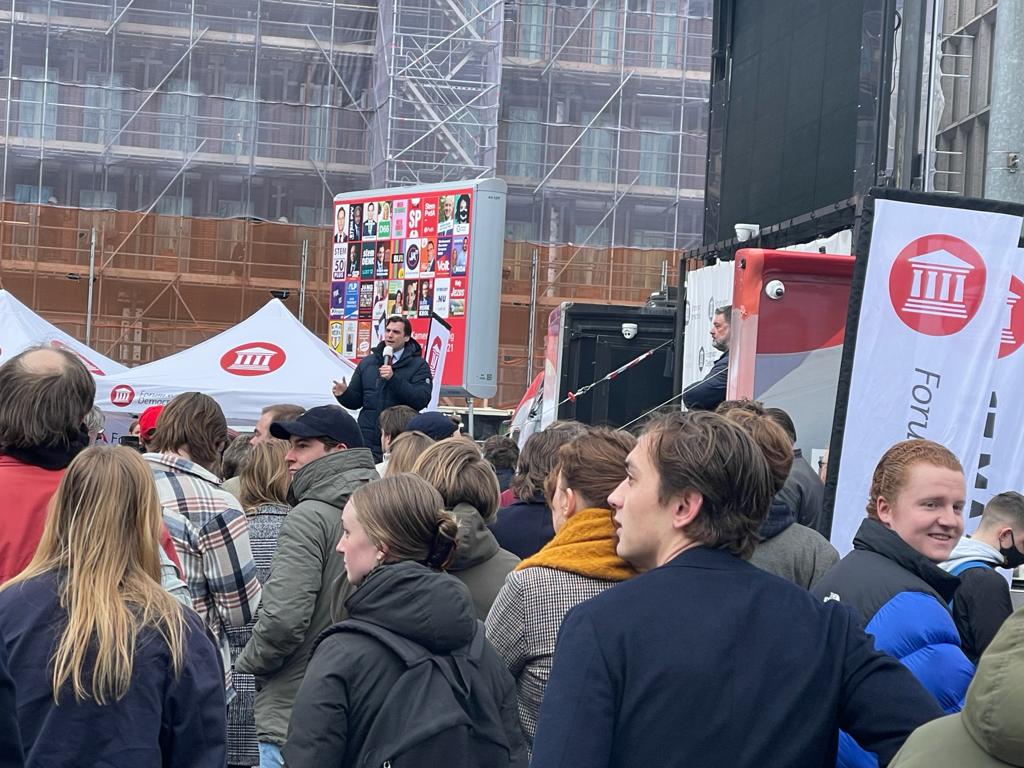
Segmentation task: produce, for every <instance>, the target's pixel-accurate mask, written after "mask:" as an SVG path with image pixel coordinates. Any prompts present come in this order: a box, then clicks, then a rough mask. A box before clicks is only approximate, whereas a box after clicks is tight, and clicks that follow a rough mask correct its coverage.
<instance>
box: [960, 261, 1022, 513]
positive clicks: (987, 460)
mask: <svg viewBox="0 0 1024 768" xmlns="http://www.w3.org/2000/svg"><path fill="white" fill-rule="evenodd" d="M1013 264H1014V270H1013V272H1014V274H1013V275H1012V276H1011V277H1010V282H1009V285H1008V286H1007V292H1006V303H1005V305H1004V308H1003V328H1002V331H1001V333H1000V337H999V353H998V357H997V361H996V375H995V379H994V381H993V382H992V386H991V387H990V388H989V389H988V390H986V391H982V392H980V393H979V394H980V395H982V396H983V399H984V400H985V406H986V412H985V421H984V424H983V425H982V428H981V430H980V431H981V438H982V439H981V448H980V449H979V452H978V455H977V459H976V461H975V462H972V463H973V464H976V470H975V472H974V475H973V477H968V479H967V496H968V499H969V502H970V503H969V504H968V508H969V510H970V512H969V519H968V525H969V527H970V528H971V529H973V527H974V525H976V524H977V518H978V517H980V516H981V512H982V510H983V509H984V507H985V504H986V503H987V502H988V500H989V499H991V498H992V497H993V496H995V495H996V494H998V493H1002V492H1003V491H1017V492H1020V491H1022V490H1024V439H1022V438H1021V425H1022V424H1024V398H1022V397H1021V396H1020V391H1021V382H1024V352H1021V351H1020V349H1021V347H1024V279H1022V278H1024V251H1022V250H1020V249H1018V250H1017V252H1016V254H1015V256H1014V259H1013ZM965 465H966V462H965Z"/></svg>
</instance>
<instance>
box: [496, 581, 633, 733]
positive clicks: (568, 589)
mask: <svg viewBox="0 0 1024 768" xmlns="http://www.w3.org/2000/svg"><path fill="white" fill-rule="evenodd" d="M615 584H616V582H613V581H600V580H598V579H592V578H589V577H587V576H580V575H579V574H576V573H569V572H566V571H556V570H554V569H553V568H542V567H532V568H524V569H523V570H521V571H513V572H512V573H510V574H509V575H508V578H507V579H506V581H505V586H503V587H502V588H501V591H500V592H499V593H498V596H497V598H495V600H494V605H493V606H491V612H490V613H489V614H488V615H487V622H486V627H487V639H488V640H490V641H491V644H492V645H493V646H494V648H495V650H496V651H497V652H498V655H499V656H501V657H502V659H504V661H505V665H506V666H507V667H508V671H509V672H511V673H512V677H514V678H515V680H516V691H517V693H518V700H519V724H520V725H521V726H522V727H523V735H524V736H526V744H527V746H528V747H529V749H530V751H531V752H532V751H533V739H534V736H535V735H536V733H537V718H538V717H539V716H540V704H541V700H542V699H543V698H544V689H545V688H546V687H547V684H548V678H549V677H551V661H552V659H553V658H554V655H555V641H556V640H557V639H558V630H559V629H560V628H561V626H562V620H563V619H564V618H565V614H567V613H568V612H569V611H571V610H572V609H573V608H575V607H576V606H577V605H579V604H580V603H582V602H583V601H584V600H589V599H590V598H592V597H596V596H597V595H599V594H601V593H602V592H604V591H605V590H606V589H608V588H609V587H612V586H615Z"/></svg>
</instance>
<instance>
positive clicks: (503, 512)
mask: <svg viewBox="0 0 1024 768" xmlns="http://www.w3.org/2000/svg"><path fill="white" fill-rule="evenodd" d="M488 528H490V529H491V533H493V534H494V538H496V539H497V540H498V544H500V545H501V548H502V549H507V550H508V551H509V552H511V553H512V554H514V555H515V556H516V557H518V558H519V559H520V560H525V559H526V558H528V557H530V556H532V555H535V554H537V553H538V552H540V550H541V547H543V546H544V545H545V544H547V543H548V542H549V541H551V540H552V539H553V538H555V529H554V526H553V525H552V523H551V509H550V508H549V507H548V505H547V503H546V502H545V501H544V496H543V495H542V494H538V495H537V496H535V497H534V498H533V499H532V500H530V501H519V500H518V499H516V500H515V501H513V502H512V503H511V504H510V505H508V506H507V507H502V508H501V509H499V510H498V515H497V517H495V518H494V522H493V523H491V524H490V525H489V526H488Z"/></svg>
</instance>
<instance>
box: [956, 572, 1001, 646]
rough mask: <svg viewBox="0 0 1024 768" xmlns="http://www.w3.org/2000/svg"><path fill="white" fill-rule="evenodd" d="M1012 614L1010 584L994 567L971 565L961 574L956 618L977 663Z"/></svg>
mask: <svg viewBox="0 0 1024 768" xmlns="http://www.w3.org/2000/svg"><path fill="white" fill-rule="evenodd" d="M1011 613H1013V603H1012V601H1011V600H1010V586H1009V585H1008V584H1007V583H1006V579H1004V578H1003V577H1002V575H1000V574H999V573H998V572H996V570H995V569H994V568H992V567H990V566H985V567H983V568H968V569H967V570H965V571H963V572H962V573H961V574H960V588H959V589H958V590H957V591H956V595H955V596H954V597H953V621H954V622H955V623H956V628H957V631H959V632H960V641H961V644H962V646H963V649H964V654H965V655H966V656H967V658H968V659H970V660H971V661H972V662H973V663H974V664H977V663H978V659H980V658H981V654H982V653H984V652H985V649H986V648H988V644H989V643H991V642H992V638H994V637H995V636H996V632H998V631H999V628H1000V627H1002V626H1003V622H1004V621H1006V619H1008V618H1009V617H1010V614H1011Z"/></svg>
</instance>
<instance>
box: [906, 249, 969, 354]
mask: <svg viewBox="0 0 1024 768" xmlns="http://www.w3.org/2000/svg"><path fill="white" fill-rule="evenodd" d="M889 298H890V299H891V300H892V308H893V309H894V310H896V314H897V315H899V318H900V320H902V321H903V324H904V325H906V326H907V327H908V328H910V329H912V330H915V331H917V332H918V333H923V334H926V335H928V336H950V335H952V334H954V333H959V332H960V331H962V330H963V329H964V328H966V327H967V325H968V323H970V322H971V320H973V319H974V316H975V315H976V314H977V313H978V310H979V309H980V308H981V303H982V300H983V299H984V298H985V262H984V260H983V259H982V258H981V256H980V255H979V254H978V252H977V251H976V250H974V248H972V247H971V246H970V245H969V244H968V243H966V242H965V241H963V240H961V239H960V238H959V237H953V236H952V235H939V234H935V235H925V236H924V237H919V238H917V239H916V240H914V241H912V242H911V243H910V244H909V245H907V246H906V247H905V248H904V249H903V250H902V251H900V254H899V256H897V257H896V260H895V261H894V262H893V265H892V269H891V270H890V271H889Z"/></svg>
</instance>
